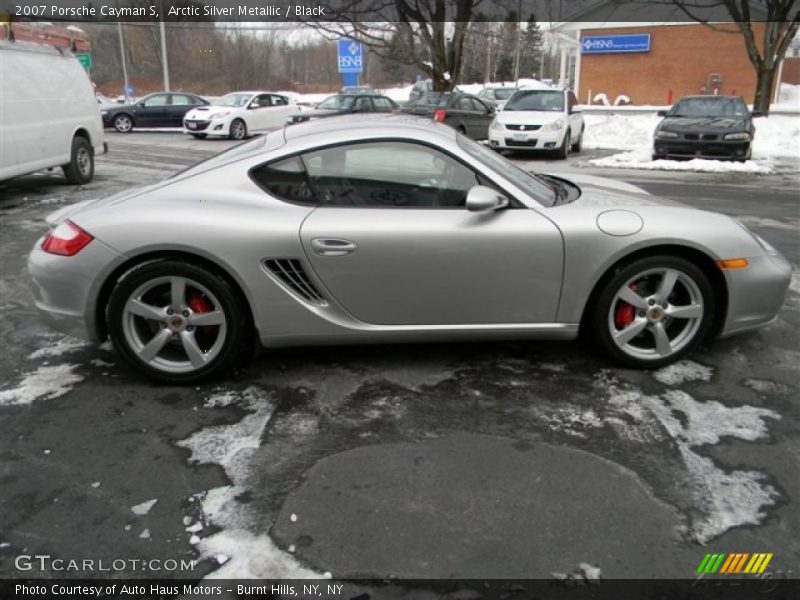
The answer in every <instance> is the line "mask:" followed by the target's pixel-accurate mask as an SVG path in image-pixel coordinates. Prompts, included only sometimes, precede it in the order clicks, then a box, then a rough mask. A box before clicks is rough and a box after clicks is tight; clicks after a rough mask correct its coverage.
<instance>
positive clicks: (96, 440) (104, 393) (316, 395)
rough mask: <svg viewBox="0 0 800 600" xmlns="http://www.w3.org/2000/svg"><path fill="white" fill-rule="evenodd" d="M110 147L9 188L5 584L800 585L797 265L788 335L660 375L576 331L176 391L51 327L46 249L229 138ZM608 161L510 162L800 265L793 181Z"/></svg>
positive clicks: (4, 306)
mask: <svg viewBox="0 0 800 600" xmlns="http://www.w3.org/2000/svg"><path fill="white" fill-rule="evenodd" d="M107 138H108V141H109V145H110V148H111V150H110V153H109V154H108V155H107V156H103V157H101V158H99V159H98V162H97V169H96V176H95V179H94V181H92V182H91V183H90V184H88V185H85V186H81V187H70V186H67V185H65V183H64V181H63V179H62V178H61V174H60V172H54V173H52V174H47V173H44V174H37V175H32V176H25V177H20V178H18V179H15V180H12V181H10V182H6V183H5V184H0V226H1V227H2V234H3V235H2V240H3V243H2V246H0V252H1V253H2V257H1V258H0V264H2V267H3V268H2V269H1V270H0V311H2V319H0V344H2V346H3V348H4V351H3V352H2V353H1V354H0V373H2V377H1V378H0V431H2V433H1V434H0V465H1V466H0V577H3V578H15V577H29V576H34V577H49V576H54V575H58V574H59V573H57V572H54V571H53V570H45V572H38V571H36V572H28V571H26V572H22V571H20V570H19V568H18V565H15V562H16V561H15V557H17V556H18V555H20V554H31V555H32V554H47V555H51V556H52V557H61V558H65V559H84V558H90V559H97V560H101V559H102V560H105V561H108V562H111V561H113V560H115V559H133V558H136V559H153V558H156V559H161V560H162V561H164V560H167V559H177V560H180V559H192V558H196V559H198V560H199V562H198V564H197V566H196V568H195V569H194V570H192V571H190V572H188V573H186V572H181V573H174V572H157V573H147V575H154V576H159V577H161V576H167V577H171V576H184V577H199V576H204V575H206V574H209V573H214V574H215V575H217V576H230V577H295V576H302V575H312V574H319V575H321V574H324V573H331V574H332V575H333V576H334V577H336V578H355V577H399V578H499V577H509V578H545V579H547V578H553V577H556V578H570V577H577V578H587V579H591V578H593V577H596V576H599V577H603V578H607V579H613V578H637V577H651V578H691V577H692V576H693V575H694V572H695V568H696V567H697V565H698V564H699V562H700V560H701V559H702V558H703V556H704V554H705V553H706V552H750V553H752V552H769V553H774V558H773V559H772V563H771V566H770V568H771V570H772V571H773V572H774V573H776V577H777V576H787V575H788V574H790V573H793V576H794V577H796V576H797V565H798V557H800V540H798V538H797V536H796V532H797V531H799V530H800V466H798V465H800V461H799V460H798V459H799V458H800V410H798V402H797V398H798V391H800V382H799V381H798V364H800V284H799V283H798V280H797V278H796V276H795V277H794V278H793V280H792V287H791V289H790V291H789V294H788V296H787V300H786V303H785V305H784V308H783V311H782V313H781V315H780V319H779V321H778V322H777V323H775V324H774V325H772V326H770V327H768V328H766V329H764V330H762V331H759V332H756V333H752V334H747V335H743V336H739V337H734V338H731V339H726V340H717V341H715V342H713V343H712V344H710V345H708V346H707V347H704V348H702V349H700V350H699V351H698V352H696V353H695V354H694V355H692V357H691V360H685V361H682V362H680V363H678V364H677V365H674V366H672V367H667V368H665V369H661V370H659V371H655V372H645V371H630V370H622V369H617V368H613V367H611V366H610V365H609V364H608V363H607V362H605V361H604V360H603V359H602V358H600V357H598V356H596V355H595V354H594V352H593V351H592V350H591V349H590V348H587V347H585V346H584V345H583V344H582V343H580V342H575V343H555V342H536V343H534V342H531V343H481V344H435V345H425V346H418V345H408V346H391V347H388V346H377V347H353V348H350V347H333V348H313V349H292V350H270V351H265V352H263V353H262V354H261V355H260V356H259V357H257V358H256V359H254V360H253V361H251V362H250V363H247V364H243V365H242V366H241V368H239V369H238V370H237V371H236V373H235V374H234V375H233V376H232V377H230V378H229V379H226V380H223V381H217V382H214V383H210V384H206V385H203V386H199V387H165V386H158V385H155V384H152V383H149V382H148V381H146V380H143V379H142V378H141V377H140V376H138V375H137V374H136V373H134V372H133V371H131V370H130V369H129V368H128V367H127V366H126V365H125V364H124V363H123V362H122V361H121V360H120V359H119V358H118V357H117V356H116V354H115V352H114V351H113V349H112V348H111V347H110V345H109V344H107V343H106V344H103V345H101V346H95V345H91V344H86V343H82V342H80V341H78V340H73V339H70V338H64V337H63V336H61V335H59V334H57V333H56V332H54V331H52V330H50V329H48V328H47V327H46V326H44V325H43V324H42V323H40V321H39V319H38V317H37V314H36V310H35V308H34V306H33V301H32V296H31V293H30V291H29V289H28V282H27V276H26V272H25V261H26V256H27V253H28V252H29V250H30V248H31V247H32V245H33V244H34V242H35V241H36V239H37V238H38V237H39V236H40V235H42V233H43V231H44V227H45V226H44V223H43V218H44V217H45V216H46V215H47V214H48V213H49V212H51V211H53V210H55V209H57V208H59V207H61V206H63V205H64V204H66V203H73V202H77V201H80V200H84V199H89V198H95V197H102V196H107V195H111V194H113V193H116V192H117V191H120V190H123V189H126V188H128V187H130V186H133V185H141V184H146V183H150V182H154V181H157V180H158V179H160V178H163V177H165V176H167V175H169V174H170V173H172V172H175V171H177V170H179V169H181V168H184V167H186V166H188V165H190V164H192V163H194V162H196V161H198V160H200V159H202V158H204V157H208V156H211V155H212V154H214V153H216V152H219V151H221V150H223V149H225V148H227V147H229V146H230V145H232V143H233V142H229V141H215V140H194V139H191V138H189V137H188V136H183V135H182V134H180V133H177V132H160V133H156V132H134V133H131V134H125V135H123V134H115V133H109V134H108V135H107ZM601 155H602V154H601V153H599V152H595V153H594V154H593V153H592V152H591V151H584V152H583V153H581V154H578V155H573V156H571V157H570V159H569V162H567V163H565V162H561V161H556V160H550V159H546V158H535V157H533V158H532V157H529V156H525V155H515V156H512V157H511V158H512V159H513V160H515V161H517V162H518V163H520V164H522V165H523V166H525V167H526V168H530V169H534V170H543V171H550V172H557V171H558V172H565V173H567V174H568V173H569V172H574V171H576V170H580V171H581V172H587V173H591V174H594V175H601V176H607V177H613V178H616V179H620V180H624V181H627V182H630V183H633V184H635V185H638V186H641V187H642V188H644V189H645V190H647V191H649V192H651V193H653V194H658V195H661V196H665V197H668V198H671V199H674V200H678V201H680V202H684V203H687V204H690V205H692V206H695V207H697V208H703V209H709V210H714V211H719V212H723V213H726V214H730V215H734V216H736V217H737V218H739V219H740V220H741V221H742V222H744V223H745V224H746V225H748V226H749V227H751V228H752V229H753V230H754V231H755V232H757V233H758V234H759V235H761V236H763V237H764V238H765V239H766V240H767V241H769V242H770V243H771V244H773V245H774V246H776V247H777V248H778V249H779V250H780V251H781V252H782V253H783V254H784V255H785V256H786V257H787V258H788V259H789V260H790V261H791V262H792V264H793V265H794V266H795V268H797V267H798V265H800V237H799V236H798V231H800V205H799V204H798V194H797V190H798V189H800V176H798V173H797V169H794V168H789V169H785V170H782V171H781V172H780V173H778V174H773V175H763V176H754V175H751V174H745V173H741V174H731V173H728V174H709V173H685V172H681V173H670V172H650V171H634V170H624V169H599V168H590V167H585V166H582V164H583V163H584V162H585V161H586V160H587V159H588V158H590V157H592V156H595V157H596V156H601ZM174 226H175V227H176V228H179V227H181V215H180V214H176V215H175V219H174ZM154 500H155V502H153V501H154ZM88 532H91V535H87V533H88ZM119 574H120V575H130V576H137V575H141V573H139V572H138V570H137V569H136V568H134V567H125V568H123V569H120V570H119Z"/></svg>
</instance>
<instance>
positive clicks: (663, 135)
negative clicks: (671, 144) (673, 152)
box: [656, 129, 678, 140]
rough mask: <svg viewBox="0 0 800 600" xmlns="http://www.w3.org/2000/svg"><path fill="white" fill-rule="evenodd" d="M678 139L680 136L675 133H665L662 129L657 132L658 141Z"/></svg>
mask: <svg viewBox="0 0 800 600" xmlns="http://www.w3.org/2000/svg"><path fill="white" fill-rule="evenodd" d="M677 137H678V134H677V133H675V132H674V131H663V130H660V129H659V130H658V131H656V139H657V140H674V139H675V138H677Z"/></svg>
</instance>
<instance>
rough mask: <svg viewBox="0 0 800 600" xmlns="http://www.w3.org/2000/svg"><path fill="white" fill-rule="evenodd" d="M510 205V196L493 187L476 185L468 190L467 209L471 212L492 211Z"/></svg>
mask: <svg viewBox="0 0 800 600" xmlns="http://www.w3.org/2000/svg"><path fill="white" fill-rule="evenodd" d="M507 206H508V198H506V197H505V196H501V195H500V194H498V193H497V192H495V191H494V190H493V189H492V188H488V187H486V186H483V185H476V186H474V187H472V188H470V190H469V191H468V192H467V210H468V211H470V212H492V211H495V210H501V209H503V208H506V207H507Z"/></svg>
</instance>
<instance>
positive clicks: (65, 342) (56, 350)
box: [28, 336, 89, 360]
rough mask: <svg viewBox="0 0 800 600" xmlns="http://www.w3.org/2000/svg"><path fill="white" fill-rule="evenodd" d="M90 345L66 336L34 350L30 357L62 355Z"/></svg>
mask: <svg viewBox="0 0 800 600" xmlns="http://www.w3.org/2000/svg"><path fill="white" fill-rule="evenodd" d="M88 345H89V343H88V342H85V341H83V340H79V339H77V338H73V337H69V336H66V337H63V338H61V339H60V340H58V341H56V342H55V343H54V344H52V345H50V346H46V347H44V348H40V349H39V350H36V351H35V352H32V353H31V354H30V356H28V358H30V359H33V360H35V359H37V358H53V357H56V356H61V355H62V354H66V353H68V352H75V351H76V350H81V349H82V348H86V347H87V346H88Z"/></svg>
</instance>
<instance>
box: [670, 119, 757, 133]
mask: <svg viewBox="0 0 800 600" xmlns="http://www.w3.org/2000/svg"><path fill="white" fill-rule="evenodd" d="M747 121H748V119H746V118H744V117H665V118H664V120H663V121H661V123H660V124H659V126H658V127H659V129H666V130H667V131H677V132H681V131H695V132H697V131H715V132H716V131H728V130H730V131H742V130H743V129H746V128H747Z"/></svg>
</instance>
